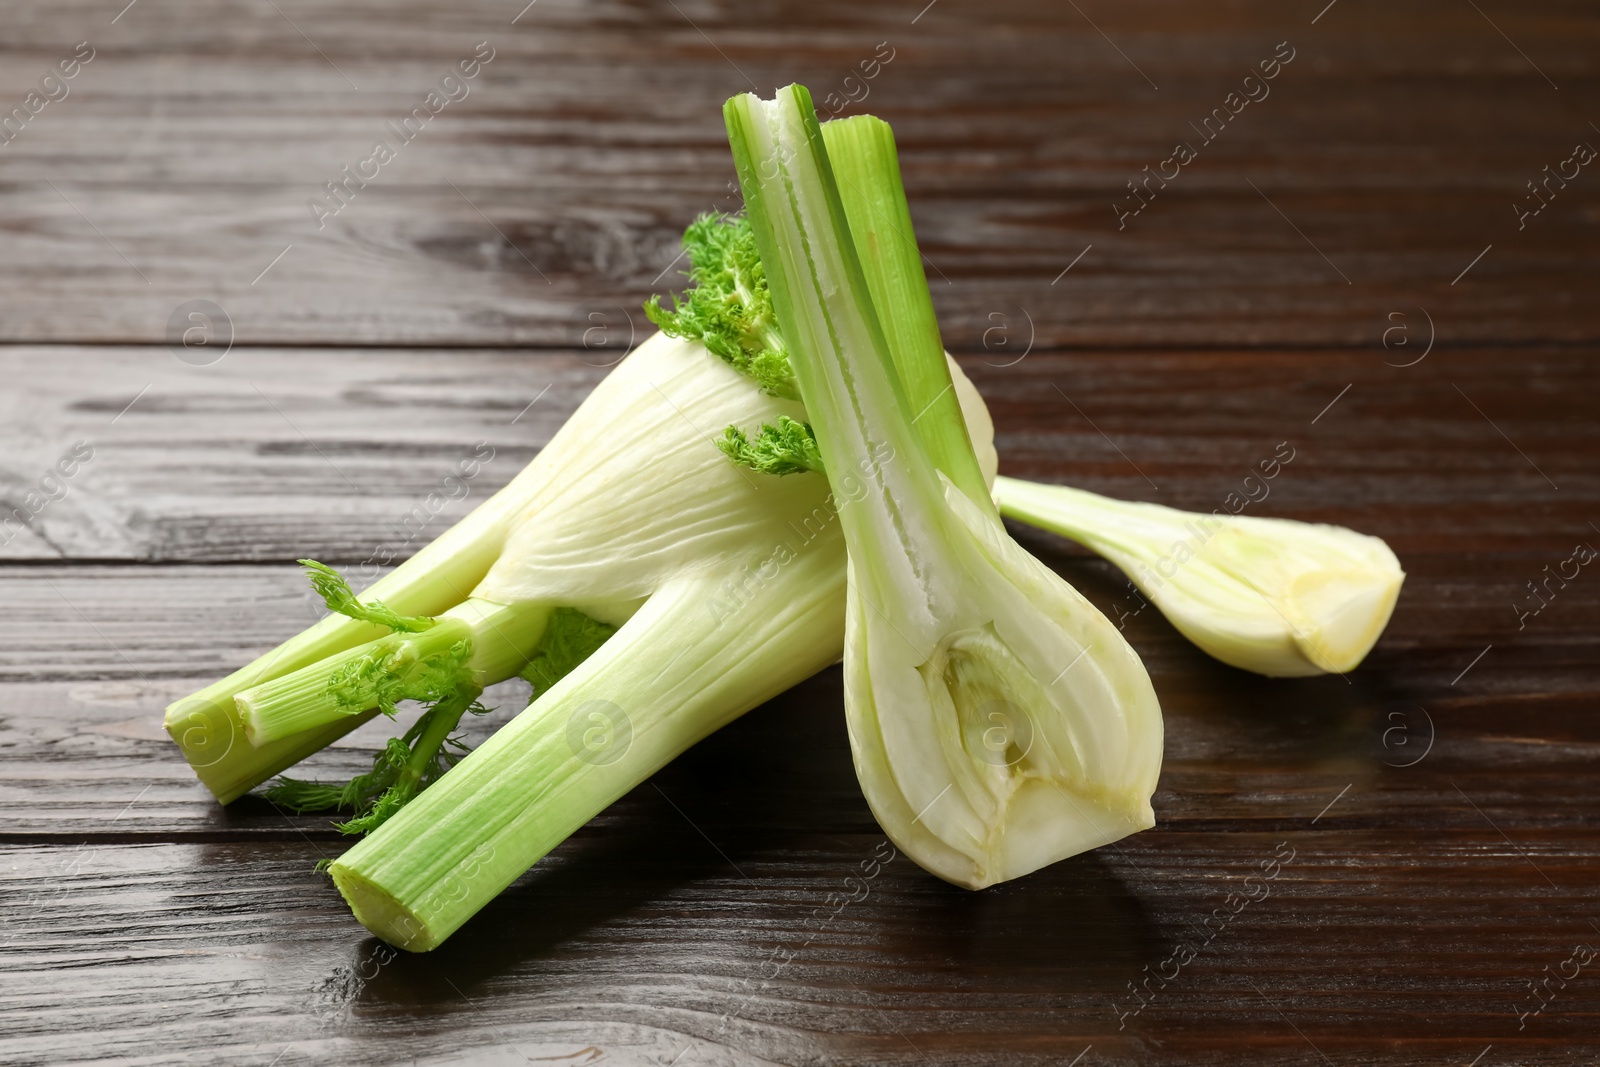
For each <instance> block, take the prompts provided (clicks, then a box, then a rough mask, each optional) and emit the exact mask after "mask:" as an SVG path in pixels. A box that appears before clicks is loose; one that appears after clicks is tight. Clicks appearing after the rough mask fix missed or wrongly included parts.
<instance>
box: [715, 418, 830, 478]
mask: <svg viewBox="0 0 1600 1067" xmlns="http://www.w3.org/2000/svg"><path fill="white" fill-rule="evenodd" d="M716 445H717V447H718V448H720V449H722V453H723V455H725V456H727V457H728V458H729V459H731V460H733V461H734V462H735V463H737V464H739V465H740V466H742V467H749V468H750V469H751V470H753V471H757V472H759V473H761V474H780V475H781V474H800V473H802V472H804V471H820V470H822V452H821V450H820V449H818V448H817V435H816V434H814V433H812V432H811V425H810V424H809V423H804V422H796V421H795V420H793V419H791V418H790V417H789V416H787V415H779V416H778V424H777V425H776V426H773V425H770V424H768V423H765V422H764V423H762V424H761V430H760V431H759V432H758V433H757V434H756V437H755V440H754V441H752V440H750V438H749V437H748V436H746V435H745V432H744V431H743V430H741V429H739V428H738V427H737V426H729V427H728V428H727V429H725V430H723V431H722V437H720V438H719V439H718V440H717V442H716Z"/></svg>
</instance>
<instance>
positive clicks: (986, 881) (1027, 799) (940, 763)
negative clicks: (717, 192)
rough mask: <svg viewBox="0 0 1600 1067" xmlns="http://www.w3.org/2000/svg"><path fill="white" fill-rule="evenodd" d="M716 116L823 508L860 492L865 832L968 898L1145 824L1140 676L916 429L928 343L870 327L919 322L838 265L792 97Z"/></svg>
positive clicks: (945, 449) (844, 250) (817, 168)
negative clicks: (878, 303) (822, 488)
mask: <svg viewBox="0 0 1600 1067" xmlns="http://www.w3.org/2000/svg"><path fill="white" fill-rule="evenodd" d="M725 115H726V118H727V123H728V130H729V140H730V143H731V144H732V147H733V152H734V161H735V164H736V166H737V169H738V173H739V180H740V185H741V188H742V190H743V192H744V195H745V201H746V205H747V211H748V215H749V218H750V222H751V228H752V230H753V232H754V234H755V239H756V243H757V245H758V246H759V251H760V258H761V262H762V263H763V264H764V266H765V269H766V279H767V282H768V285H769V286H770V289H771V294H772V302H773V305H774V307H775V309H776V312H777V320H778V324H779V328H780V329H781V331H782V336H783V338H784V340H785V342H786V343H787V345H788V349H789V356H790V362H791V363H792V365H793V368H794V376H795V380H796V383H797V384H798V386H799V392H800V396H801V398H802V399H803V400H804V402H805V405H806V411H807V414H808V416H809V418H810V421H811V425H812V426H813V427H814V429H815V432H816V439H817V443H818V445H819V446H820V449H821V454H822V459H823V463H824V466H825V468H826V470H827V473H828V476H829V478H830V480H832V481H833V483H834V486H835V490H836V492H837V491H838V489H839V486H840V484H841V479H842V478H848V479H859V480H860V481H861V482H862V483H863V484H864V486H865V491H864V492H862V493H860V494H857V495H854V496H852V497H848V498H846V499H845V502H844V503H843V505H842V507H841V512H840V518H841V525H842V527H843V532H844V537H845V542H846V544H847V545H848V549H849V598H848V604H847V608H846V615H845V620H846V622H845V707H846V715H847V721H848V723H849V728H850V740H851V746H852V751H853V753H854V758H855V763H856V769H857V773H858V775H859V777H860V779H861V785H862V789H863V791H864V792H865V794H866V797H867V800H868V802H869V804H870V805H871V806H872V809H873V812H874V814H875V815H876V816H877V818H878V820H879V822H880V823H881V824H882V825H883V827H884V829H885V831H886V832H887V833H888V834H889V836H890V837H891V839H893V840H894V842H895V843H896V844H897V845H899V846H900V847H901V849H902V850H903V851H904V852H906V853H907V854H908V855H910V856H911V857H912V858H913V859H915V860H916V861H917V862H918V863H920V864H921V865H922V866H924V867H925V868H927V869H928V870H930V871H932V872H934V873H935V874H938V875H939V876H941V877H943V878H945V879H947V880H949V881H951V882H955V883H956V884H959V885H963V886H968V887H972V888H979V887H982V886H986V885H990V884H992V883H995V882H999V881H1004V880H1006V879H1009V878H1015V877H1018V876H1020V875H1023V874H1026V873H1028V872H1029V871H1032V870H1035V869H1037V868H1039V867H1042V866H1044V865H1046V864H1048V863H1052V862H1054V861H1056V860H1059V859H1062V858H1065V857H1067V856H1071V855H1074V854H1076V853H1078V852H1082V851H1084V850H1086V849H1089V848H1094V847H1096V846H1098V845H1102V844H1105V843H1106V842H1108V841H1112V840H1116V839H1117V838H1120V837H1122V836H1125V835H1126V834H1128V833H1131V832H1134V831H1136V830H1140V829H1144V828H1147V827H1149V826H1151V825H1153V824H1154V815H1153V812H1152V811H1151V808H1150V796H1151V793H1152V792H1153V791H1154V789H1155V784H1156V778H1157V776H1158V774H1159V771H1160V765H1161V736H1162V728H1161V713H1160V708H1159V705H1158V703H1157V701H1156V696H1155V691H1154V689H1153V688H1152V686H1151V684H1150V679H1149V676H1148V675H1147V674H1146V673H1145V670H1144V667H1143V665H1142V664H1141V663H1140V662H1139V659H1138V657H1137V656H1136V655H1135V654H1134V652H1133V650H1132V649H1131V648H1129V647H1128V645H1127V644H1126V642H1125V641H1123V639H1122V636H1121V634H1120V633H1118V631H1117V629H1116V628H1115V627H1114V626H1113V625H1112V624H1111V623H1110V622H1109V621H1108V620H1107V619H1106V618H1105V617H1104V616H1103V615H1101V614H1100V612H1099V611H1098V610H1097V609H1095V608H1094V607H1093V605H1091V604H1090V603H1089V602H1088V601H1087V600H1085V599H1084V598H1083V597H1082V596H1080V595H1079V594H1078V593H1077V592H1076V591H1074V590H1073V589H1072V588H1071V587H1070V586H1068V585H1067V584H1066V583H1065V582H1064V581H1062V579H1061V578H1059V577H1058V576H1056V575H1055V574H1054V573H1053V572H1051V571H1050V570H1049V569H1048V568H1046V567H1044V566H1043V565H1042V564H1040V563H1038V562H1037V561H1035V560H1034V559H1033V558H1032V557H1030V556H1029V555H1028V554H1027V553H1026V552H1024V551H1023V550H1022V549H1021V548H1019V547H1018V546H1017V545H1016V544H1015V543H1014V542H1013V541H1012V540H1011V538H1010V537H1009V536H1008V535H1007V534H1006V533H1005V531H1004V529H1003V528H1002V527H1001V526H1000V523H999V519H998V516H996V515H995V514H994V513H993V512H992V511H991V510H989V509H990V508H992V504H990V502H989V500H988V498H987V494H986V492H985V491H984V489H983V487H982V486H981V484H978V485H971V484H970V483H971V481H972V479H971V478H970V476H969V475H967V474H965V473H964V472H965V471H967V470H970V469H971V466H972V461H971V454H972V452H973V448H972V445H971V444H970V443H968V442H967V440H966V433H967V429H966V427H964V426H962V425H961V424H960V422H959V420H955V421H953V422H947V423H946V424H944V425H943V426H942V427H941V428H939V429H936V430H933V431H928V430H925V429H923V428H921V427H918V426H916V425H914V424H915V422H916V420H917V418H918V414H917V412H916V411H914V410H913V409H912V405H911V403H910V400H909V398H908V396H907V391H908V388H911V386H910V385H908V383H916V388H918V389H921V390H924V391H926V392H928V393H929V394H930V396H932V397H934V398H937V396H938V395H939V394H940V393H942V392H944V391H945V390H947V389H949V388H950V385H949V377H948V372H947V371H946V370H945V366H946V359H945V356H944V354H943V351H942V348H941V347H940V345H939V344H938V342H937V338H936V336H933V337H929V338H927V341H926V343H922V344H918V345H916V346H915V347H914V349H908V350H906V351H903V352H895V351H891V346H890V345H889V343H888V342H887V340H886V337H885V332H884V331H885V326H884V323H885V322H887V323H888V324H889V325H890V326H896V327H898V324H899V323H900V322H902V321H909V320H911V319H912V318H919V319H925V318H926V316H911V315H905V314H902V309H900V308H898V307H895V306H889V305H890V303H891V302H892V301H894V300H896V299H899V300H905V299H917V300H919V301H926V300H927V296H926V286H925V285H915V286H911V287H909V290H908V289H907V288H905V287H902V288H901V289H900V290H899V291H900V292H901V293H902V294H905V293H907V292H908V291H909V293H910V294H911V295H910V296H905V295H902V296H900V297H898V298H896V297H894V296H892V295H886V296H885V297H884V298H883V299H884V300H885V303H886V306H885V307H884V308H882V309H881V310H880V309H879V308H876V307H875V306H874V300H873V296H872V293H871V289H870V287H869V282H868V275H867V274H866V273H865V271H864V268H863V264H862V259H863V258H864V257H865V255H866V254H865V253H859V254H858V252H857V248H856V242H858V241H862V242H864V241H865V240H866V239H867V238H866V230H865V228H864V226H863V225H861V224H859V223H858V225H857V227H856V229H857V230H860V231H861V232H860V233H857V234H854V235H853V234H852V228H851V223H850V220H849V218H848V217H847V213H846V207H845V204H844V202H843V201H842V200H841V193H840V190H839V188H838V187H837V186H836V185H835V179H834V172H833V167H832V165H831V163H830V161H829V149H828V148H825V147H824V139H823V135H822V131H821V129H820V128H819V126H818V125H817V121H816V116H815V113H814V111H813V110H812V108H811V103H810V97H809V95H808V94H807V93H806V92H805V90H804V89H803V88H801V87H799V86H790V87H789V88H787V89H784V90H781V91H780V92H779V93H778V97H777V99H776V100H775V101H773V102H764V101H761V100H759V99H757V98H756V97H754V96H750V95H745V96H740V97H735V98H733V99H732V100H730V101H729V102H728V104H727V107H726V109H725ZM886 168H887V161H886V163H885V168H884V169H885V173H887V169H886ZM851 180H857V179H855V178H852V179H851ZM892 181H893V182H894V184H895V186H896V187H897V188H898V170H897V168H896V170H895V172H894V177H893V178H892ZM901 195H903V194H901ZM869 199H870V198H869ZM868 215H870V211H869V212H867V213H866V214H863V215H862V216H861V218H862V221H863V222H865V221H868V219H867V216H868ZM907 230H908V227H907V226H905V225H902V224H896V225H894V226H892V227H890V228H889V229H888V230H887V231H885V232H883V233H879V234H878V235H877V236H876V238H875V240H877V241H884V240H900V241H903V242H905V244H906V245H907V246H909V247H908V251H907V252H906V257H912V258H914V244H913V243H912V239H911V237H910V234H909V232H907ZM918 270H919V271H920V267H919V268H918ZM880 291H882V292H883V293H885V294H891V293H892V290H891V289H890V288H889V287H886V286H880ZM929 314H930V315H931V305H930V306H929ZM897 361H898V363H899V366H897V365H896V364H897ZM925 435H926V436H925ZM935 435H936V436H935ZM930 438H932V439H934V440H936V441H937V444H938V447H937V448H935V447H930V445H929V439H930ZM934 455H940V456H942V457H944V458H943V459H942V460H941V461H935V459H934V458H933V456H934ZM947 464H948V466H949V468H950V469H946V465H947ZM954 478H961V479H962V480H963V481H966V482H968V483H969V485H968V486H967V487H965V488H963V487H958V485H957V483H956V482H955V481H953V480H952V479H954ZM840 495H841V496H842V495H843V494H840Z"/></svg>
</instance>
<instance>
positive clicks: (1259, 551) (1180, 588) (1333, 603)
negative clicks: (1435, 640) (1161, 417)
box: [994, 478, 1405, 678]
mask: <svg viewBox="0 0 1600 1067" xmlns="http://www.w3.org/2000/svg"><path fill="white" fill-rule="evenodd" d="M994 495H995V499H996V500H997V501H999V504H1000V510H1001V512H1002V513H1003V514H1005V515H1007V516H1010V517H1012V518H1016V519H1020V520H1022V521H1023V522H1027V523H1030V524H1032V525H1034V526H1040V527H1043V528H1044V529H1046V530H1051V531H1053V532H1055V533H1058V534H1061V535H1062V536H1063V537H1070V538H1072V539H1073V540H1074V541H1077V542H1079V543H1081V544H1083V545H1085V546H1087V547H1088V548H1091V549H1093V550H1094V551H1095V552H1098V553H1099V554H1100V555H1102V556H1104V557H1106V558H1107V559H1109V560H1111V562H1113V563H1115V564H1116V565H1117V566H1118V567H1120V568H1121V569H1122V571H1123V573H1125V574H1127V575H1128V577H1129V578H1130V579H1131V580H1132V581H1133V583H1134V584H1135V585H1137V586H1138V587H1139V589H1140V591H1141V592H1143V593H1144V595H1145V596H1147V597H1149V598H1150V599H1151V601H1153V602H1154V603H1155V605H1156V607H1158V608H1160V609H1161V613H1162V614H1163V615H1165V616H1166V617H1167V619H1168V620H1169V621H1170V622H1171V623H1172V625H1173V626H1175V627H1177V629H1178V630H1179V632H1181V633H1182V634H1183V635H1184V636H1185V637H1187V638H1188V639H1189V640H1191V641H1193V642H1194V643H1195V644H1196V645H1199V646H1200V647H1201V648H1202V649H1204V650H1205V651H1206V652H1209V653H1210V654H1211V655H1213V656H1215V657H1216V658H1217V659H1220V660H1221V661H1222V662H1224V663H1227V664H1230V665H1232V666H1235V667H1241V668H1243V669H1244V670H1248V671H1255V672H1256V673H1257V674H1265V675H1270V676H1273V677H1280V678H1287V677H1299V676H1303V675H1311V674H1322V673H1329V672H1331V673H1343V672H1345V671H1351V670H1354V669H1355V668H1356V666H1357V665H1358V664H1360V662H1361V661H1362V660H1363V659H1364V658H1365V657H1366V655H1367V653H1368V652H1369V651H1371V649H1372V646H1373V644H1375V643H1376V642H1377V640H1378V637H1379V635H1381V634H1382V633H1383V628H1384V627H1385V626H1386V625H1387V624H1388V622H1389V616H1390V614H1391V613H1392V612H1393V611H1394V605H1395V601H1396V599H1397V598H1398V597H1399V595H1400V585H1401V583H1402V582H1403V581H1404V580H1405V572H1404V571H1402V570H1401V569H1400V562H1399V560H1397V559H1396V558H1395V555H1394V553H1393V552H1392V551H1391V550H1390V549H1389V546H1388V545H1386V544H1384V543H1383V541H1382V540H1380V539H1378V538H1376V537H1371V536H1368V535H1367V534H1361V533H1357V532H1355V531H1354V530H1348V529H1346V528H1344V527H1343V526H1325V525H1318V524H1313V523H1306V522H1295V521H1293V520H1290V519H1264V518H1258V517H1256V516H1246V515H1229V516H1222V517H1219V516H1216V515H1197V514H1192V513H1190V512H1185V511H1178V510H1176V509H1174V508H1168V507H1163V506H1161V505H1160V504H1139V503H1132V502H1129V501H1124V500H1111V499H1109V498H1107V497H1102V496H1096V495H1095V494H1093V493H1089V492H1085V491H1083V490H1081V489H1072V488H1069V487H1067V486H1060V485H1036V484H1033V483H1031V482H1023V481H1018V480H1017V479H1015V478H1000V479H997V480H996V482H995V487H994Z"/></svg>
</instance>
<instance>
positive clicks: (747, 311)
mask: <svg viewBox="0 0 1600 1067" xmlns="http://www.w3.org/2000/svg"><path fill="white" fill-rule="evenodd" d="M683 247H684V250H685V251H686V252H688V254H689V270H688V271H687V272H686V273H687V274H688V276H689V279H690V281H692V282H693V283H694V285H693V287H692V288H691V289H689V291H688V292H686V293H684V294H683V296H681V297H679V296H676V295H675V296H673V298H672V310H671V311H668V310H667V309H666V308H664V307H662V305H661V298H660V297H659V296H652V297H651V298H650V300H649V302H648V303H646V304H645V306H644V312H645V314H646V315H647V316H649V319H650V321H651V322H653V323H655V324H656V325H657V326H659V327H661V330H662V332H663V333H666V334H668V335H670V336H672V337H683V338H687V339H689V340H692V341H699V342H700V343H702V344H704V345H705V346H706V348H708V349H710V350H711V352H712V353H714V354H715V355H717V356H718V357H719V358H721V359H722V360H724V361H725V362H726V363H727V364H728V365H729V366H730V367H732V368H733V369H734V370H736V371H738V372H739V373H741V374H744V375H746V376H748V377H750V378H752V379H754V381H755V383H756V384H757V385H758V386H760V387H761V391H762V392H764V393H767V394H769V395H771V396H780V397H785V398H787V399H790V400H794V399H798V397H799V393H798V392H797V391H796V389H795V384H794V370H793V369H792V368H791V367H790V366H789V350H788V348H787V347H786V346H785V345H784V342H783V337H782V335H781V334H780V333H779V332H778V324H777V320H776V319H775V318H774V317H773V311H772V297H771V294H770V293H769V292H768V291H767V275H766V271H765V270H764V269H763V268H762V266H761V256H760V254H759V253H757V251H756V242H755V237H754V235H753V234H752V233H751V232H750V223H749V222H747V221H746V220H745V219H744V217H743V216H733V215H702V216H700V217H699V218H698V219H696V220H695V221H694V222H693V223H691V224H690V226H689V228H688V229H687V230H685V231H684V234H683Z"/></svg>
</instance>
